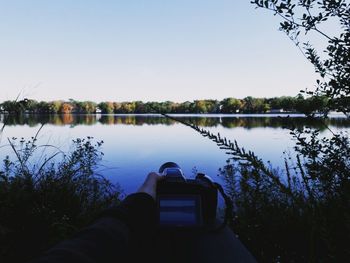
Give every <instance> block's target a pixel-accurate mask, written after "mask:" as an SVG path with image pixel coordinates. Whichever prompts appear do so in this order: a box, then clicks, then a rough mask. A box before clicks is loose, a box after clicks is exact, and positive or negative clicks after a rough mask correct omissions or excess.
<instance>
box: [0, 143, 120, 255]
mask: <svg viewBox="0 0 350 263" xmlns="http://www.w3.org/2000/svg"><path fill="white" fill-rule="evenodd" d="M9 142H10V145H11V147H12V149H13V150H14V153H15V156H16V157H17V158H16V160H15V161H12V160H11V159H10V158H9V157H6V158H5V160H4V165H3V168H2V169H1V170H0V249H1V250H0V253H1V254H0V261H1V262H23V261H25V260H28V259H29V258H31V257H33V256H36V255H38V254H39V253H41V252H42V251H43V250H45V249H47V248H49V247H50V246H52V245H53V244H55V243H57V242H58V241H60V240H62V239H65V238H67V237H69V236H71V235H72V234H73V233H75V232H76V231H77V230H79V229H80V228H81V227H83V226H85V225H87V224H88V223H89V222H91V221H92V220H93V219H94V218H95V217H96V215H97V214H98V213H99V212H100V211H101V210H103V209H104V208H106V207H107V206H109V205H111V204H113V203H116V202H118V201H119V197H120V191H119V187H118V186H116V185H112V184H111V183H110V182H109V181H108V180H107V179H105V178H103V177H102V176H100V175H98V174H96V173H95V172H94V171H95V170H96V168H97V166H98V163H99V161H100V160H101V158H102V155H103V153H102V152H101V151H100V148H101V145H102V143H103V142H97V143H94V142H93V138H91V137H87V139H76V140H73V144H72V149H71V151H70V152H69V153H68V154H64V153H62V152H60V151H57V152H56V153H55V154H53V155H52V156H50V157H49V158H46V159H45V160H43V161H42V163H41V164H38V163H36V164H35V165H31V164H30V163H31V162H30V159H31V157H33V156H34V155H35V154H36V153H38V152H40V151H42V148H41V147H40V146H37V145H36V142H37V140H36V138H32V139H31V140H29V141H25V140H24V139H21V140H18V139H16V138H13V139H12V140H9ZM46 147H48V146H46ZM60 154H62V155H63V158H60V161H57V160H58V158H59V156H58V155H60ZM33 158H34V157H33Z"/></svg>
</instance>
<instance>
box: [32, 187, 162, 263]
mask: <svg viewBox="0 0 350 263" xmlns="http://www.w3.org/2000/svg"><path fill="white" fill-rule="evenodd" d="M155 209H156V208H155V201H154V199H153V198H152V197H151V196H150V195H148V194H145V193H138V194H133V195H130V196H128V197H127V198H126V199H125V200H124V201H123V202H122V203H121V204H120V205H118V206H116V207H112V208H110V209H107V210H106V211H104V212H103V213H102V215H101V217H100V219H98V220H97V221H96V222H95V223H94V224H92V225H91V226H89V227H87V228H85V229H83V230H82V231H80V232H79V233H77V234H76V235H75V236H74V237H73V238H71V239H69V240H65V241H63V242H61V243H60V244H58V245H56V246H55V247H53V248H52V249H50V250H49V251H47V252H46V253H45V254H44V255H43V256H41V257H40V258H38V259H36V260H35V261H33V263H44V262H50V263H51V262H54V263H56V262H57V263H58V262H65V263H66V262H68V263H70V262H79V263H80V262H81V263H85V262H86V263H87V262H89V263H94V262H106V263H107V262H116V261H117V262H123V261H124V258H125V257H127V256H128V255H127V251H128V246H129V244H130V241H131V239H135V238H137V236H139V235H145V233H146V232H147V231H152V228H153V227H154V224H155V217H154V215H155Z"/></svg>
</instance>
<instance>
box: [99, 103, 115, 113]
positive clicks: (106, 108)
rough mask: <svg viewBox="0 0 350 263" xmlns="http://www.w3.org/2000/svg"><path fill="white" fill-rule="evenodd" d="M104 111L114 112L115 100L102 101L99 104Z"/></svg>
mask: <svg viewBox="0 0 350 263" xmlns="http://www.w3.org/2000/svg"><path fill="white" fill-rule="evenodd" d="M97 106H98V107H99V108H100V110H101V111H102V113H105V114H112V113H114V104H113V102H101V103H99V104H98V105H97Z"/></svg>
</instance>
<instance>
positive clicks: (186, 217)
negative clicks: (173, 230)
mask: <svg viewBox="0 0 350 263" xmlns="http://www.w3.org/2000/svg"><path fill="white" fill-rule="evenodd" d="M159 223H160V225H165V226H196V225H199V224H200V198H199V197H198V196H186V197H183V196H181V197H179V196H161V197H160V198H159Z"/></svg>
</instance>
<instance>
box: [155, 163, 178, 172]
mask: <svg viewBox="0 0 350 263" xmlns="http://www.w3.org/2000/svg"><path fill="white" fill-rule="evenodd" d="M166 168H178V169H181V168H180V166H179V165H178V164H177V163H174V162H167V163H164V164H163V165H162V166H161V167H160V168H159V173H163V172H164V170H165V169H166Z"/></svg>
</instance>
